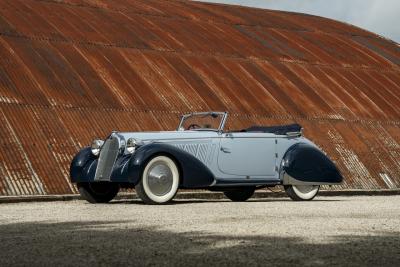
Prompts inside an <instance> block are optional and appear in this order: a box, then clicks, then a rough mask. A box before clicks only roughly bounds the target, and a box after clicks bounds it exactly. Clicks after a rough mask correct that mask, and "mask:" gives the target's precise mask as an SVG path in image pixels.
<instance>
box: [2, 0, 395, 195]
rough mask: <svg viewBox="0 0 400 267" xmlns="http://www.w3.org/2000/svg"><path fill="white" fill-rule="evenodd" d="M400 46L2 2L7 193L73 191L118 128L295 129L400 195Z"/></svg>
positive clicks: (366, 35) (364, 178)
mask: <svg viewBox="0 0 400 267" xmlns="http://www.w3.org/2000/svg"><path fill="white" fill-rule="evenodd" d="M399 67H400V48H399V46H398V45H397V44H395V43H393V42H391V41H389V40H385V39H383V38H380V37H378V36H376V35H374V34H372V33H370V32H367V31H365V30H362V29H359V28H356V27H353V26H351V25H347V24H343V23H340V22H336V21H332V20H329V19H325V18H320V17H315V16H309V15H304V14H296V13H288V12H279V11H270V10H261V9H252V8H247V7H238V6H226V5H220V4H206V3H201V2H192V1H178V0H177V1H161V0H151V1H149V0H136V1H134V0H115V1H106V0H64V1H63V0H54V1H53V0H15V1H5V0H2V1H0V123H1V125H2V127H0V194H1V195H32V194H60V193H73V192H76V189H75V188H74V187H73V186H72V185H71V184H70V183H69V181H68V179H69V177H68V167H69V162H70V161H71V159H72V157H73V155H74V154H75V153H76V152H77V151H78V149H79V148H81V147H83V146H85V145H87V144H89V143H90V142H91V140H92V139H93V138H95V137H105V136H106V135H108V134H109V133H110V132H111V131H112V130H120V131H142V130H168V129H171V130H172V129H175V127H176V124H177V122H178V118H179V115H180V114H181V113H185V112H190V111H207V110H227V111H229V112H230V113H231V118H230V121H229V122H228V127H229V128H230V129H238V128H244V127H247V126H250V125H253V124H266V125H271V124H282V123H290V122H294V121H296V122H299V123H301V124H302V125H303V126H304V127H305V129H306V130H305V133H306V136H308V137H309V138H311V139H312V140H313V141H315V142H316V143H317V144H318V145H319V146H320V147H321V148H323V149H324V151H326V152H327V153H328V154H329V156H330V157H331V158H332V159H334V160H335V161H336V162H337V164H338V166H339V168H340V169H341V170H342V172H343V174H344V175H345V177H346V180H345V183H344V184H343V185H340V186H335V187H334V188H336V189H345V188H365V189H376V188H398V187H400V164H399V161H398V159H399V157H400V120H399V118H400V111H399V109H398V107H399V106H400V75H399V74H400V68H399Z"/></svg>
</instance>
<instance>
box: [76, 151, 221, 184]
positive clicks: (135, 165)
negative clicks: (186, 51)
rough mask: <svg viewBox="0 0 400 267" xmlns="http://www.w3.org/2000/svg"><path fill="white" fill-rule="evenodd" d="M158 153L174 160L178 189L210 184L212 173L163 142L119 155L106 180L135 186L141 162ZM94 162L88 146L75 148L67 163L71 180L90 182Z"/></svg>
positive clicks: (95, 159) (212, 180) (194, 159)
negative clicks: (176, 167)
mask: <svg viewBox="0 0 400 267" xmlns="http://www.w3.org/2000/svg"><path fill="white" fill-rule="evenodd" d="M161 154H162V155H167V156H170V157H171V158H172V159H173V160H175V161H176V163H177V166H178V168H179V171H180V174H181V184H180V188H206V187H209V186H210V185H212V184H213V183H214V180H215V178H214V175H213V174H212V172H211V171H210V170H209V169H208V168H207V167H206V166H205V165H204V164H203V163H202V162H201V161H200V160H198V159H197V158H195V157H194V156H192V155H191V154H189V153H187V152H185V151H183V150H181V149H179V148H176V147H174V146H171V145H168V144H163V143H151V144H148V145H144V146H141V147H139V148H138V149H137V150H136V152H135V153H134V154H133V155H121V156H119V157H118V158H117V160H116V162H115V164H114V168H113V171H112V173H111V179H110V182H118V183H129V184H132V185H136V184H137V183H138V182H139V181H140V179H141V174H142V171H143V170H144V167H145V164H146V163H147V162H148V161H149V160H150V159H151V158H153V157H154V156H156V155H161ZM97 162H98V159H97V157H95V156H93V154H92V152H91V149H90V147H88V148H84V149H82V150H81V151H79V152H78V154H77V155H76V156H75V157H74V159H73V160H72V163H71V167H70V176H71V181H72V182H73V183H78V182H93V181H94V177H95V173H96V168H97Z"/></svg>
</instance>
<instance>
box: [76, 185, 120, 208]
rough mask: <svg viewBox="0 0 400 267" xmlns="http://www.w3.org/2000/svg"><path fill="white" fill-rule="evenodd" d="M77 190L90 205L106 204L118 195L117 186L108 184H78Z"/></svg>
mask: <svg viewBox="0 0 400 267" xmlns="http://www.w3.org/2000/svg"><path fill="white" fill-rule="evenodd" d="M78 190H79V193H80V195H81V196H82V198H84V199H85V200H87V201H88V202H90V203H107V202H110V201H111V200H112V199H113V198H114V197H115V196H116V195H117V194H118V191H119V185H118V184H116V183H110V182H93V183H78Z"/></svg>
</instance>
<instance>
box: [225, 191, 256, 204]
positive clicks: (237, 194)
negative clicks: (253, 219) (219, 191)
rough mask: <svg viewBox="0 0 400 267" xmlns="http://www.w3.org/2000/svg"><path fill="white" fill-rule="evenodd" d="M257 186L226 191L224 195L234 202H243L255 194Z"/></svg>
mask: <svg viewBox="0 0 400 267" xmlns="http://www.w3.org/2000/svg"><path fill="white" fill-rule="evenodd" d="M254 191H255V188H253V187H249V188H243V189H240V190H232V191H226V192H224V195H225V196H226V197H227V198H229V199H230V200H232V201H234V202H243V201H246V200H248V199H249V198H251V197H252V196H253V194H254Z"/></svg>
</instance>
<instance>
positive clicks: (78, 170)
mask: <svg viewBox="0 0 400 267" xmlns="http://www.w3.org/2000/svg"><path fill="white" fill-rule="evenodd" d="M95 160H96V157H95V156H93V154H92V151H91V148H90V147H85V148H83V149H82V150H80V151H79V152H78V154H76V155H75V157H74V158H73V159H72V162H71V166H70V169H69V173H70V177H71V182H73V183H76V182H83V181H89V180H90V179H89V175H88V171H90V169H88V167H89V166H90V165H92V164H91V163H93V161H95ZM96 161H97V160H96ZM96 166H97V164H96ZM96 166H94V170H96ZM92 172H93V171H92ZM93 177H94V174H93Z"/></svg>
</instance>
